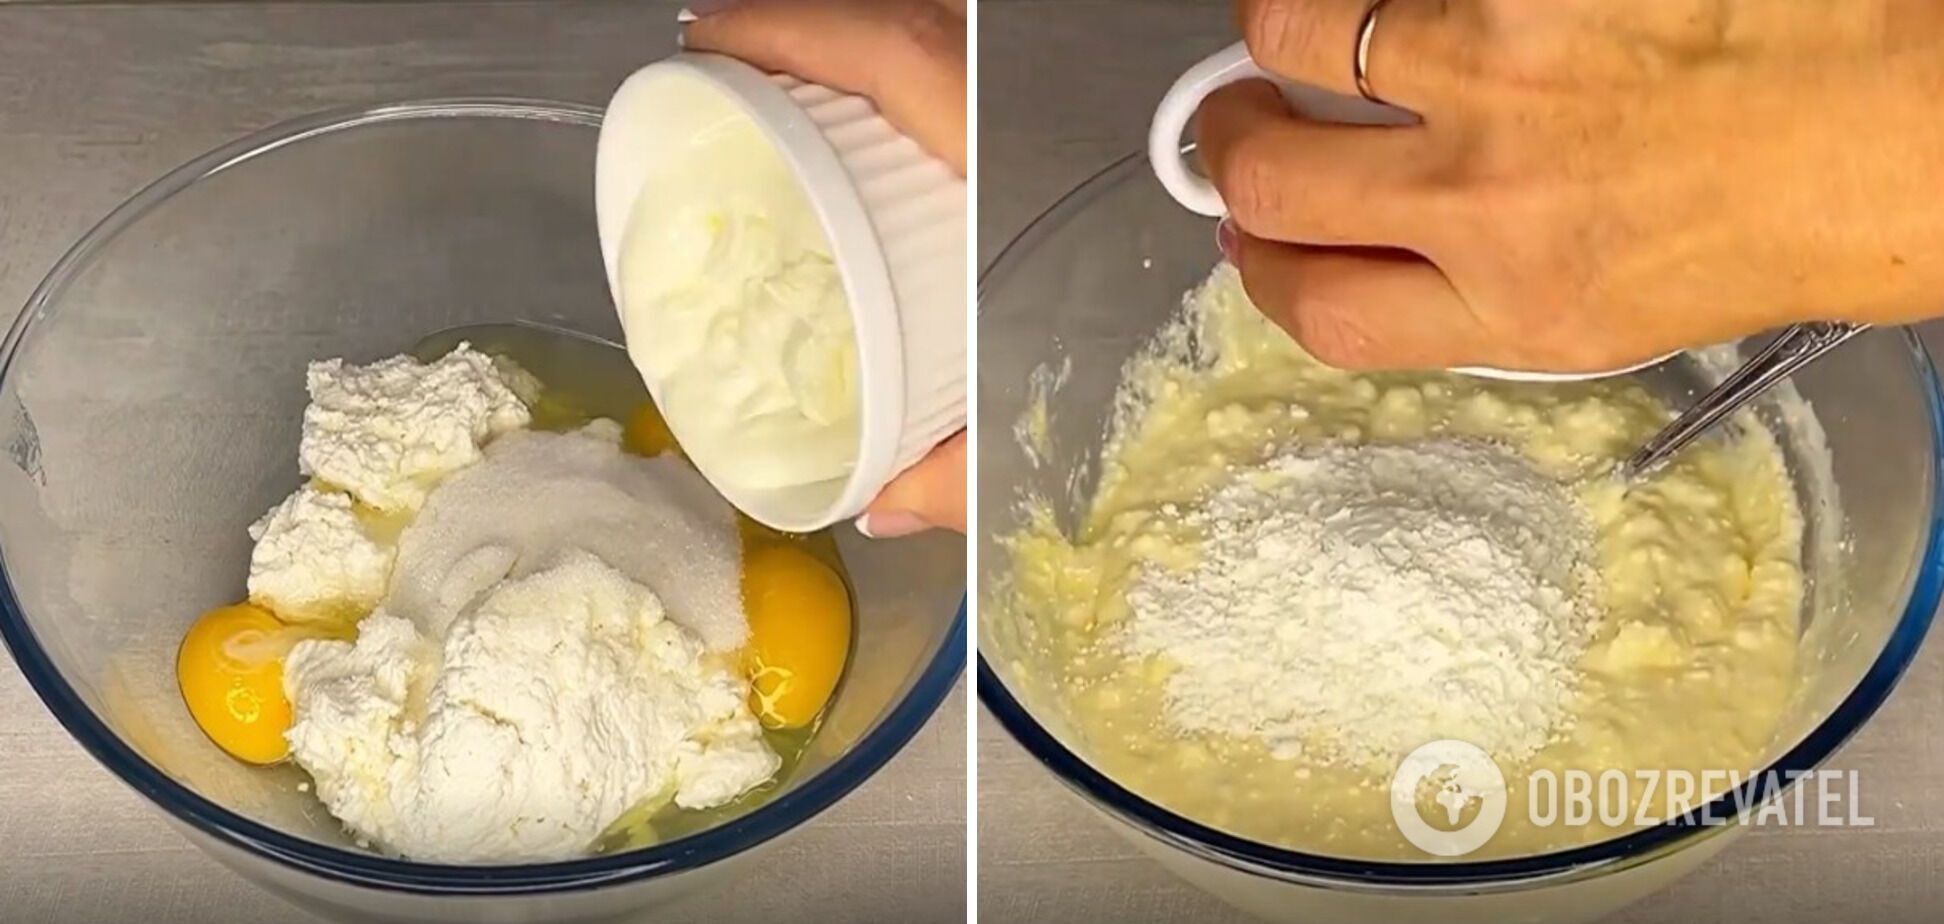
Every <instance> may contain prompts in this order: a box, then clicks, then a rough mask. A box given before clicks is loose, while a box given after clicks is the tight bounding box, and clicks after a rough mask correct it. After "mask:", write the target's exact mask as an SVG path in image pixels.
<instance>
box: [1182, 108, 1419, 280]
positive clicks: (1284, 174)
mask: <svg viewBox="0 0 1944 924" xmlns="http://www.w3.org/2000/svg"><path fill="white" fill-rule="evenodd" d="M1195 145H1196V151H1197V152H1198V154H1199V155H1200V157H1201V160H1202V164H1203V165H1204V168H1205V169H1206V170H1207V172H1208V175H1209V178H1210V179H1211V180H1213V181H1214V183H1215V186H1216V188H1217V189H1220V190H1221V192H1222V201H1223V202H1224V203H1225V204H1227V206H1228V208H1229V213H1230V215H1231V216H1233V217H1234V219H1235V221H1236V223H1237V224H1239V225H1241V226H1242V229H1243V230H1245V231H1247V232H1249V233H1250V234H1253V235H1255V236H1257V237H1263V238H1271V239H1274V240H1280V241H1290V242H1295V243H1304V244H1336V245H1344V244H1353V245H1369V246H1387V247H1403V246H1408V245H1409V244H1411V243H1413V241H1414V239H1415V234H1414V231H1415V230H1416V229H1422V228H1424V227H1426V225H1427V224H1428V223H1429V221H1430V220H1431V216H1430V215H1429V214H1428V211H1429V210H1430V209H1431V208H1433V207H1434V203H1433V202H1432V201H1430V197H1429V196H1428V195H1427V193H1428V192H1429V189H1430V187H1429V186H1428V184H1426V183H1425V182H1423V181H1422V180H1421V178H1422V177H1424V176H1428V175H1429V173H1430V171H1431V170H1432V169H1434V168H1435V166H1436V162H1437V161H1436V158H1435V156H1434V153H1433V151H1432V149H1431V148H1430V135H1429V134H1428V133H1426V132H1424V131H1423V130H1421V129H1419V128H1416V127H1389V126H1387V127H1375V126H1356V125H1338V124H1330V123H1324V122H1312V121H1309V120H1307V119H1304V118H1302V117H1300V116H1297V115H1294V114H1292V113H1291V112H1290V111H1289V108H1288V106H1286V105H1285V104H1284V103H1283V99H1282V96H1281V94H1280V93H1278V92H1277V91H1276V89H1275V87H1274V86H1272V85H1271V84H1269V82H1267V81H1263V80H1247V81H1243V82H1241V83H1236V84H1231V85H1229V86H1226V87H1223V88H1222V89H1220V90H1217V91H1215V92H1214V93H1212V94H1210V95H1209V97H1208V98H1207V99H1206V100H1203V101H1202V105H1201V109H1200V110H1199V112H1197V114H1196V117H1195Z"/></svg>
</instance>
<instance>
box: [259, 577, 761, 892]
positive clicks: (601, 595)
mask: <svg viewBox="0 0 1944 924" xmlns="http://www.w3.org/2000/svg"><path fill="white" fill-rule="evenodd" d="M285 686H286V688H287V692H288V693H289V695H290V698H291V701H292V702H293V704H295V708H296V721H295V723H294V724H293V725H292V727H291V729H290V734H289V738H290V742H291V749H292V755H293V757H294V758H295V759H296V760H297V762H298V763H299V764H300V765H302V766H303V767H304V768H305V769H307V770H309V771H310V773H311V775H312V776H313V778H315V780H316V782H317V792H318V795H319V797H320V798H322V799H323V800H324V802H325V804H326V805H327V806H328V807H329V808H330V810H331V813H332V814H333V815H336V816H337V817H338V818H339V819H341V820H343V821H344V822H345V823H346V824H347V825H349V826H350V827H351V829H352V830H353V831H355V832H357V833H359V834H361V835H363V836H364V837H366V838H368V839H369V840H371V841H372V842H374V843H376V844H377V845H379V846H381V847H383V848H385V849H387V850H390V851H393V852H397V853H400V854H404V855H406V856H410V857H413V858H415V859H422V860H434V861H446V862H520V861H539V860H557V859H563V858H567V857H572V856H576V855H579V854H581V853H583V852H585V851H586V850H587V849H588V848H589V846H590V845H591V844H592V843H593V842H594V841H595V839H596V838H597V837H598V836H599V835H600V834H601V833H602V832H603V831H604V830H605V829H607V827H608V826H609V825H611V824H613V823H614V822H615V821H616V820H617V819H619V818H621V817H622V815H623V814H624V813H626V812H628V811H629V810H630V809H632V808H635V807H636V806H638V805H640V804H643V803H644V802H649V801H650V800H653V799H656V798H661V797H665V798H672V800H673V801H674V802H675V803H676V804H677V805H680V806H682V807H685V808H709V807H713V806H717V805H721V804H723V803H726V802H728V801H729V800H731V799H734V798H735V797H736V796H738V795H741V794H742V793H744V792H747V791H748V790H749V789H750V788H752V787H754V786H756V785H758V784H760V783H762V782H763V781H764V780H767V779H768V778H769V777H770V776H771V775H772V774H774V773H775V772H776V770H777V768H778V766H779V764H780V760H779V759H778V758H777V756H776V754H775V753H774V752H772V751H771V750H770V749H769V748H768V746H767V745H765V744H764V743H763V740H762V737H761V728H760V726H759V725H758V724H757V722H756V719H755V717H754V716H752V715H751V714H750V712H749V709H748V706H747V705H746V704H745V694H746V692H747V688H746V686H745V684H744V681H743V680H742V678H741V676H740V675H739V674H738V673H737V672H736V671H735V669H734V667H733V665H731V664H729V663H727V662H726V659H725V658H724V657H723V656H721V655H718V654H713V653H711V652H709V651H708V650H707V648H706V647H705V646H704V645H703V644H702V642H701V640H700V639H698V638H697V637H696V636H695V635H694V634H693V633H691V632H689V631H687V630H686V629H683V628H682V627H680V626H678V625H676V624H675V623H673V622H671V621H669V620H668V619H667V618H666V614H665V612H664V610H663V608H662V604H661V600H660V599H659V598H658V597H657V596H656V595H655V594H654V593H653V592H651V591H650V590H648V588H646V587H643V586H642V585H640V584H637V583H635V582H633V581H631V580H629V579H628V578H627V577H625V576H624V575H622V574H621V573H620V572H619V571H616V570H615V569H614V568H611V567H609V566H608V565H606V564H605V563H603V562H602V561H600V560H599V559H597V558H595V557H594V556H592V555H588V554H586V553H581V552H569V553H567V554H565V555H564V556H562V558H561V560H560V562H559V563H558V564H556V565H553V566H552V567H549V568H546V569H545V570H541V571H537V572H534V573H532V574H529V575H527V576H525V577H522V578H518V579H513V580H508V581H505V582H502V583H500V584H498V585H496V586H495V587H494V588H493V589H492V590H491V591H490V592H488V593H487V594H486V596H485V597H484V599H482V600H481V601H480V602H479V604H478V605H477V606H476V607H474V608H472V609H470V610H468V611H467V612H466V613H465V614H464V615H463V616H461V617H460V618H459V619H458V620H457V621H455V622H454V623H453V625H452V626H451V628H450V630H449V631H448V632H447V633H446V635H445V638H444V641H443V644H439V643H436V642H433V641H430V640H428V639H427V638H425V637H424V636H423V635H421V633H420V632H419V630H418V629H417V627H415V626H414V625H413V624H412V623H411V622H409V621H407V620H403V619H399V618H397V617H395V616H391V615H389V614H387V613H386V612H384V611H382V610H381V611H380V612H378V613H376V614H374V615H372V616H371V617H370V618H368V619H366V620H365V621H364V622H363V623H362V624H361V625H360V630H359V637H358V640H357V641H356V642H355V643H349V642H335V641H307V642H303V643H300V644H299V645H297V646H296V648H295V649H294V650H293V651H292V652H291V654H290V657H289V660H288V662H287V664H286V666H285ZM421 703H422V705H421Z"/></svg>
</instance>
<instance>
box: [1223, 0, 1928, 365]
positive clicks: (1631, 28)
mask: <svg viewBox="0 0 1944 924" xmlns="http://www.w3.org/2000/svg"><path fill="white" fill-rule="evenodd" d="M1365 3H1366V0H1239V3H1238V15H1239V18H1240V22H1241V25H1242V28H1243V31H1244V34H1245V36H1246V39H1247V42H1248V45H1249V48H1250V51H1251V53H1252V55H1253V56H1254V57H1255V59H1256V61H1257V62H1258V63H1260V64H1261V65H1263V66H1264V67H1265V68H1267V69H1269V70H1271V71H1274V72H1276V73H1279V74H1282V75H1285V76H1287V77H1290V78H1293V79H1295V80H1298V81H1302V82H1305V83H1313V84H1318V85H1321V86H1325V87H1328V88H1330V89H1333V90H1337V91H1339V92H1345V93H1355V92H1356V88H1355V85H1354V79H1353V75H1352V71H1351V59H1352V51H1353V48H1354V45H1355V43H1356V33H1357V27H1358V24H1359V22H1360V20H1361V17H1362V13H1363V10H1364V8H1365ZM1368 77H1369V82H1370V84H1371V89H1372V90H1373V91H1374V92H1375V94H1376V95H1377V96H1379V97H1381V98H1383V99H1384V100H1385V101H1387V102H1390V103H1392V104H1395V105H1398V106H1401V107H1404V108H1407V109H1410V110H1412V111H1414V112H1416V113H1419V114H1420V115H1421V116H1422V117H1423V124H1422V125H1420V126H1411V127H1405V128H1377V127H1349V126H1338V125H1324V124H1318V123H1313V122H1308V121H1305V120H1303V119H1302V118H1300V117H1297V116H1294V115H1292V114H1291V113H1290V112H1289V110H1288V109H1287V107H1286V106H1285V105H1284V103H1283V101H1282V99H1281V97H1280V96H1279V95H1278V94H1277V93H1276V92H1275V91H1274V90H1273V89H1272V88H1271V87H1270V86H1269V85H1268V84H1267V83H1265V82H1262V81H1252V82H1246V83H1242V84H1237V85H1234V86H1231V87H1228V88H1225V89H1224V90H1223V91H1220V92H1218V93H1216V94H1215V95H1213V96H1211V97H1210V98H1209V99H1208V100H1207V101H1206V102H1205V103H1204V104H1203V107H1202V110H1201V112H1200V114H1199V118H1198V140H1199V142H1200V150H1201V152H1202V157H1203V159H1204V162H1205V164H1206V165H1207V167H1208V170H1209V172H1210V175H1211V178H1212V179H1213V180H1214V181H1215V184H1216V185H1217V186H1218V187H1219V188H1220V189H1221V191H1222V194H1223V197H1224V199H1225V200H1226V202H1227V203H1228V205H1229V208H1230V210H1231V213H1232V216H1231V220H1232V222H1233V226H1231V227H1227V228H1225V229H1224V235H1223V237H1224V249H1225V250H1227V251H1228V252H1229V254H1230V257H1231V259H1232V260H1233V261H1234V262H1235V263H1236V264H1237V266H1238V267H1239V268H1240V269H1241V272H1242V278H1243V281H1244V283H1245V285H1246V286H1247V288H1248V291H1249V294H1250V296H1251V297H1252V299H1253V300H1254V301H1255V302H1256V304H1257V305H1259V306H1261V308H1262V309H1263V310H1264V311H1265V312H1267V313H1268V314H1269V315H1270V316H1271V317H1273V318H1274V319H1275V320H1276V321H1277V322H1278V323H1279V324H1281V325H1282V326H1283V327H1284V328H1286V329H1287V330H1289V332H1290V333H1291V334H1293V335H1294V336H1295V337H1296V338H1297V340H1299V341H1300V342H1301V343H1302V344H1303V345H1304V346H1305V347H1306V348H1308V349H1309V351H1310V352H1311V353H1313V354H1315V355H1316V356H1317V357H1318V358H1320V359H1323V360H1324V361H1326V362H1329V363H1332V364H1334V365H1339V366H1348V367H1439V366H1458V365H1474V364H1478V365H1496V366H1505V367H1513V368H1528V369H1555V370H1595V369H1603V368H1612V367H1615V366H1620V365H1624V364H1627V363H1629V362H1631V361H1635V360H1641V359H1646V358H1650V357H1652V356H1655V355H1658V354H1660V353H1663V352H1666V351H1668V350H1672V349H1676V348H1680V347H1686V346H1693V345H1697V344H1702V343H1708V342H1717V341H1722V340H1727V339H1731V338H1734V337H1737V336H1740V335H1743V334H1748V333H1752V332H1755V331H1757V330H1761V329H1763V328H1766V327H1771V326H1775V325H1778V324H1781V323H1786V322H1792V321H1800V320H1811V319H1831V320H1852V321H1869V322H1906V321H1912V320H1916V319H1918V318H1922V317H1927V316H1931V315H1935V314H1938V313H1941V312H1944V208H1940V199H1939V197H1940V196H1944V118H1940V115H1944V108H1940V106H1941V105H1944V104H1941V103H1940V100H1944V4H1940V3H1937V2H1935V0H1850V2H1845V3H1836V4H1829V3H1802V2H1800V0H1654V2H1650V3H1643V2H1638V0H1547V2H1535V0H1390V2H1389V3H1387V4H1386V5H1385V6H1384V7H1382V8H1381V10H1380V11H1379V14H1378V19H1377V25H1376V29H1375V32H1374V36H1373V41H1372V44H1371V48H1370V66H1369V73H1368ZM1237 228H1239V232H1240V233H1237Z"/></svg>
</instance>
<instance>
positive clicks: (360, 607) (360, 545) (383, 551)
mask: <svg viewBox="0 0 1944 924" xmlns="http://www.w3.org/2000/svg"><path fill="white" fill-rule="evenodd" d="M250 538H251V539H254V540H256V547H255V548H253V549H251V550H250V577H249V589H250V599H251V600H252V601H253V602H255V603H256V604H257V605H259V606H263V607H266V608H268V609H269V610H270V611H271V612H273V613H276V614H278V615H280V616H282V617H283V618H284V619H286V620H289V621H303V622H317V621H325V620H351V619H356V618H358V617H360V616H363V615H364V614H366V613H369V612H371V609H372V608H373V607H375V606H377V605H378V601H379V600H381V599H383V598H384V596H385V585H386V581H387V580H388V579H389V578H390V577H391V568H392V556H393V550H392V547H391V546H390V545H389V544H388V543H381V542H379V541H377V540H375V539H373V538H372V537H371V536H370V535H369V534H368V533H367V532H366V530H365V528H364V525H363V524H362V523H361V522H360V521H359V519H358V515H357V512H356V511H355V509H354V508H353V505H352V503H351V496H350V495H348V494H345V493H343V492H341V491H333V490H330V489H328V488H325V487H321V486H319V485H318V484H317V483H316V482H309V483H307V484H305V485H304V486H303V487H301V488H298V489H297V490H296V491H295V492H293V493H292V494H291V495H290V496H289V497H287V498H284V500H283V502H282V503H280V504H278V505H277V506H275V507H273V508H271V509H270V512H269V513H266V514H264V515H263V518H262V519H260V520H258V521H256V523H254V524H252V525H251V526H250Z"/></svg>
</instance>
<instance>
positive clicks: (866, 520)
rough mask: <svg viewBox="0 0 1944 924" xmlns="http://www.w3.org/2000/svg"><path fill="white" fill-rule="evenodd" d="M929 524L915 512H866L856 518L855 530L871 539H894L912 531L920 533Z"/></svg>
mask: <svg viewBox="0 0 1944 924" xmlns="http://www.w3.org/2000/svg"><path fill="white" fill-rule="evenodd" d="M930 528H931V524H930V523H927V522H925V521H924V520H921V519H919V518H918V516H917V515H916V514H910V513H905V512H904V511H902V510H894V511H891V512H889V513H867V514H865V515H863V516H861V517H858V518H857V531H858V532H860V533H863V534H864V535H865V536H868V537H870V538H872V539H896V538H898V537H899V536H909V535H911V534H912V533H922V532H924V531H925V530H928V529H930Z"/></svg>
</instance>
